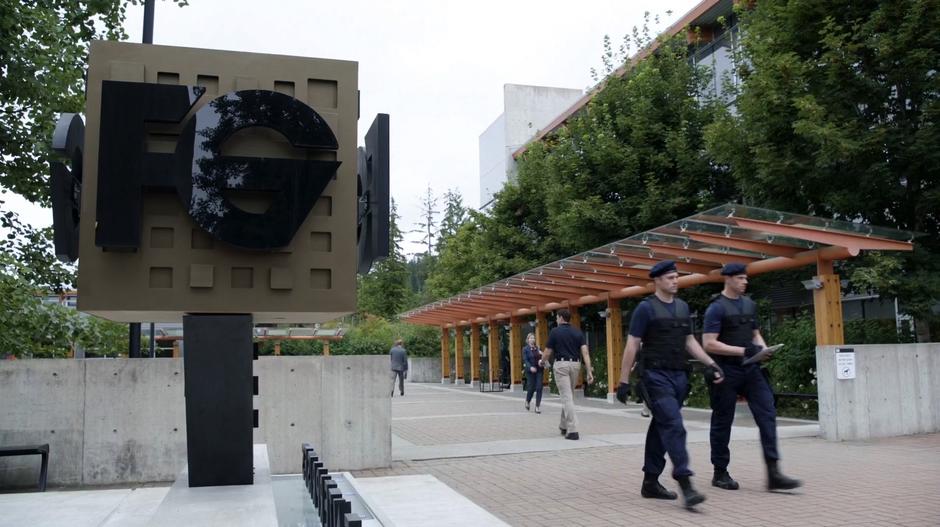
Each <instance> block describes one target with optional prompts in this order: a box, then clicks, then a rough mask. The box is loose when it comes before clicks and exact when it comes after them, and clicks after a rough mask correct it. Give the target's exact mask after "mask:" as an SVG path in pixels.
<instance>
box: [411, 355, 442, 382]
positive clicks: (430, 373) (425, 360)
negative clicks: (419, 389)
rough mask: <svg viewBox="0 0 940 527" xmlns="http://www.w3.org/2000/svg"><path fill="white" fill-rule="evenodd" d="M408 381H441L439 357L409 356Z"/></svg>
mask: <svg viewBox="0 0 940 527" xmlns="http://www.w3.org/2000/svg"><path fill="white" fill-rule="evenodd" d="M408 382H434V383H438V384H440V382H441V359H440V357H409V358H408Z"/></svg>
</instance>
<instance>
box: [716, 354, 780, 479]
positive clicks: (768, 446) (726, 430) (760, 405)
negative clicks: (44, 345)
mask: <svg viewBox="0 0 940 527" xmlns="http://www.w3.org/2000/svg"><path fill="white" fill-rule="evenodd" d="M721 369H722V370H723V371H724V372H725V380H724V382H722V383H720V384H712V385H710V386H709V395H710V397H711V407H712V426H711V435H710V439H711V448H712V465H714V466H715V468H716V469H723V470H727V468H728V464H729V463H730V462H731V451H730V450H729V449H728V443H729V441H730V440H731V425H732V423H734V409H735V405H736V404H737V400H738V395H739V394H741V395H744V397H746V398H747V405H748V407H750V409H751V414H752V415H753V416H754V421H755V422H756V423H757V429H758V430H759V431H760V443H761V446H762V447H763V449H764V459H765V460H766V461H775V460H778V459H780V453H779V452H778V451H777V410H776V408H774V394H773V391H772V390H771V389H770V384H768V383H767V378H766V377H764V375H763V373H762V372H761V369H760V366H758V365H756V364H748V365H747V366H740V365H735V364H722V365H721Z"/></svg>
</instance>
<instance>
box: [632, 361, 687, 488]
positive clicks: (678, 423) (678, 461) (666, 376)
mask: <svg viewBox="0 0 940 527" xmlns="http://www.w3.org/2000/svg"><path fill="white" fill-rule="evenodd" d="M643 384H644V386H645V387H646V391H647V393H648V394H649V398H650V399H651V400H650V401H649V402H648V404H649V407H650V413H651V414H652V416H653V418H652V420H651V421H650V427H649V429H648V430H647V431H646V459H645V462H644V464H643V472H646V473H647V474H651V475H654V476H657V477H659V475H660V474H662V473H663V470H664V469H665V468H666V454H667V453H668V454H669V459H671V460H672V477H673V478H681V477H683V476H691V475H692V471H691V470H690V469H689V452H688V450H686V447H685V436H686V433H685V426H684V425H683V424H682V414H681V413H680V410H681V408H682V401H683V400H685V397H686V395H688V391H689V375H688V374H687V373H686V372H684V371H678V370H656V369H647V370H646V371H644V372H643Z"/></svg>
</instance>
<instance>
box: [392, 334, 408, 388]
mask: <svg viewBox="0 0 940 527" xmlns="http://www.w3.org/2000/svg"><path fill="white" fill-rule="evenodd" d="M403 344H404V343H403V342H402V340H401V339H397V340H396V341H395V345H394V346H392V349H391V350H389V352H388V355H389V357H391V359H392V393H391V395H392V396H393V397H394V396H395V379H396V378H397V379H398V391H399V392H401V395H402V396H404V395H405V379H407V378H408V352H407V351H405V347H404V345H403Z"/></svg>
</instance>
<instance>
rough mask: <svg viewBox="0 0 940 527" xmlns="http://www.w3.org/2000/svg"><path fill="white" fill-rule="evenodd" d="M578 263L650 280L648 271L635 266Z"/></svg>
mask: <svg viewBox="0 0 940 527" xmlns="http://www.w3.org/2000/svg"><path fill="white" fill-rule="evenodd" d="M579 264H580V265H589V266H591V268H594V269H603V270H605V271H607V272H609V273H617V274H623V275H624V276H628V277H630V278H636V279H637V280H645V281H647V282H648V281H649V280H650V277H649V271H647V270H646V269H637V268H635V267H628V266H623V267H621V266H619V265H614V264H603V263H594V262H588V263H580V262H579ZM566 269H567V268H566Z"/></svg>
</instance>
